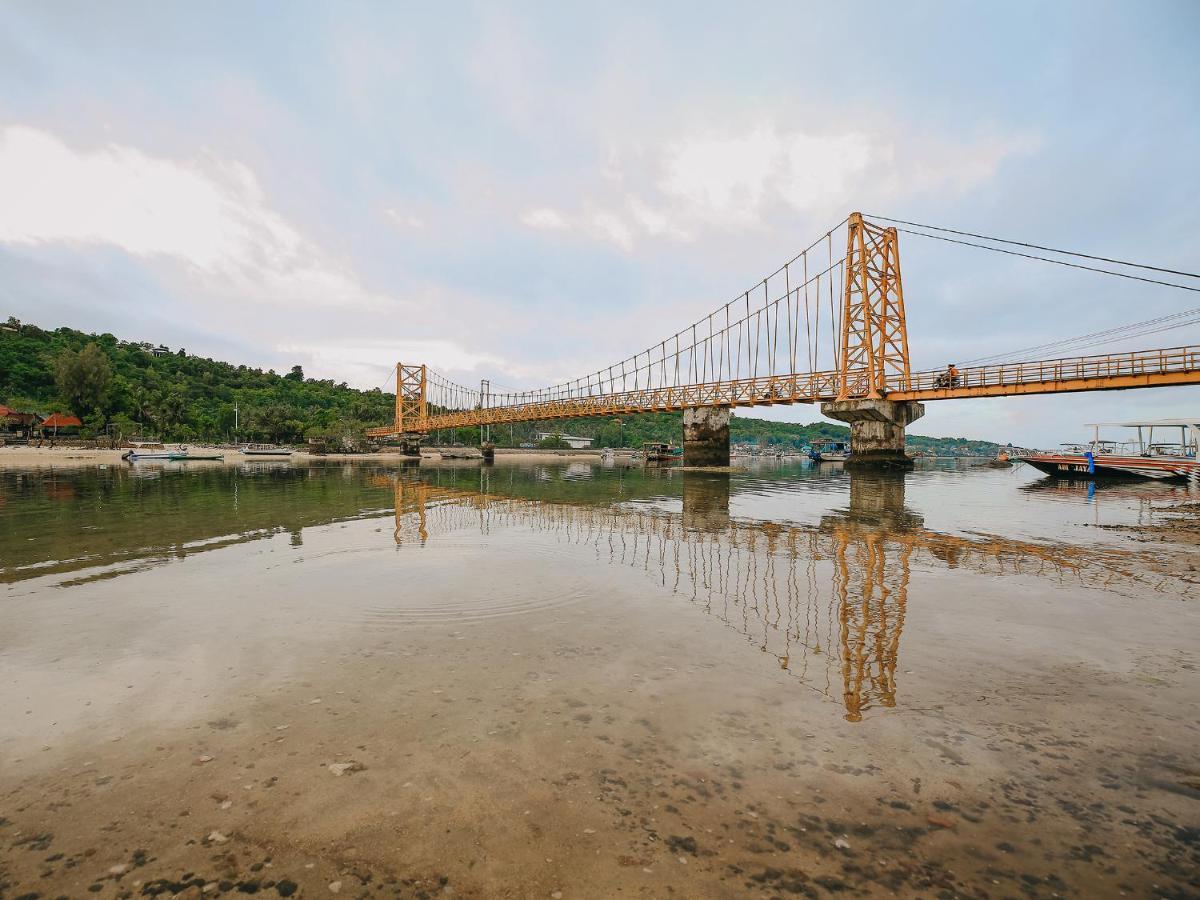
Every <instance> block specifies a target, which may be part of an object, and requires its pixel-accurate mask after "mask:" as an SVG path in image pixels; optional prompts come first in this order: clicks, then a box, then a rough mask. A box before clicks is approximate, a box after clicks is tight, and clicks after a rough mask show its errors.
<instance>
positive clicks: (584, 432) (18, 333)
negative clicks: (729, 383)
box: [0, 319, 997, 456]
mask: <svg viewBox="0 0 1200 900" xmlns="http://www.w3.org/2000/svg"><path fill="white" fill-rule="evenodd" d="M0 403H4V404H6V405H8V406H10V407H13V408H15V409H21V410H28V411H33V412H38V413H41V414H43V415H45V414H47V413H50V412H73V413H75V414H76V415H78V416H79V417H80V418H81V419H82V420H83V422H84V426H85V427H84V435H85V436H96V435H99V434H102V433H104V432H105V431H106V430H107V431H109V432H110V433H112V434H113V435H114V436H125V437H130V436H134V435H143V436H155V437H161V438H162V439H163V440H169V441H200V440H231V439H233V438H234V437H235V434H234V411H235V407H236V410H237V434H236V437H238V438H241V439H244V440H265V441H274V442H280V443H290V442H297V441H301V440H303V439H305V438H306V437H313V436H317V435H322V436H323V435H339V436H341V437H343V438H349V439H350V440H351V442H358V441H359V440H360V439H361V435H362V432H363V430H364V429H366V428H368V427H371V426H373V425H382V424H386V423H387V422H390V421H391V420H392V416H393V410H394V403H395V397H394V395H393V394H390V393H385V392H383V391H381V390H379V389H378V388H375V389H372V390H369V391H360V390H356V389H355V388H352V387H349V386H348V385H346V384H345V383H344V382H342V383H340V384H339V383H335V382H333V381H331V380H318V379H313V378H305V377H304V373H303V371H302V370H301V368H300V367H299V366H295V367H293V368H292V370H291V371H290V372H288V373H286V374H284V375H279V374H277V373H275V372H274V371H267V372H264V371H263V370H262V369H255V368H251V367H249V366H237V365H233V364H231V363H226V362H220V361H218V360H212V359H206V358H203V357H198V356H191V355H189V354H188V353H186V351H184V350H176V351H171V350H168V349H167V348H165V347H154V346H152V345H150V344H142V343H136V342H130V341H123V340H118V339H117V338H116V337H114V336H113V335H111V334H86V333H84V332H81V331H76V330H74V329H72V328H58V329H55V330H54V331H46V330H43V329H41V328H38V327H37V326H36V325H28V324H25V325H22V324H20V323H18V322H17V321H16V320H15V319H9V321H8V323H7V324H6V325H2V326H0ZM681 419H682V414H680V413H654V414H649V415H633V416H625V417H622V418H619V419H618V418H612V417H609V418H595V419H572V420H570V421H565V422H525V423H521V424H519V425H513V426H511V427H509V426H498V427H495V428H493V429H492V440H493V441H495V442H496V443H497V444H498V445H499V446H502V447H503V446H516V445H519V444H522V443H530V442H532V441H534V440H535V434H536V433H537V432H546V431H549V432H554V431H563V432H567V433H570V434H574V435H581V436H584V437H591V438H594V439H595V445H596V446H598V447H640V446H641V445H642V443H643V442H646V441H668V442H678V441H679V439H680V435H681V433H682V421H681ZM730 430H731V438H732V440H733V442H734V443H739V444H754V445H757V446H761V447H777V448H785V447H792V448H797V449H798V448H800V447H803V446H806V445H807V444H809V443H810V442H811V441H813V440H815V439H818V438H834V439H842V440H846V439H848V437H849V429H848V428H846V427H845V426H843V425H836V424H834V423H832V422H816V423H813V424H811V425H799V424H795V423H788V422H773V421H768V420H765V419H755V418H750V417H747V416H740V415H735V416H734V418H733V422H732V425H731V429H730ZM434 440H435V441H438V442H441V443H462V444H475V443H478V442H479V430H478V429H477V428H469V429H467V428H462V429H457V430H456V431H454V432H449V431H446V432H442V433H439V434H435V435H434ZM908 445H909V448H910V450H913V451H920V452H932V453H935V454H936V455H939V456H944V455H958V456H962V455H980V454H982V455H992V454H994V453H995V452H996V449H997V445H996V444H994V443H990V442H987V441H971V440H967V439H966V438H927V437H920V436H917V435H910V436H909V438H908Z"/></svg>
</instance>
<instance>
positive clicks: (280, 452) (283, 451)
mask: <svg viewBox="0 0 1200 900" xmlns="http://www.w3.org/2000/svg"><path fill="white" fill-rule="evenodd" d="M294 452H295V451H294V450H292V449H291V448H290V447H275V446H272V445H271V444H246V445H245V446H244V447H242V453H243V454H245V455H246V456H291V455H292V454H293V453H294Z"/></svg>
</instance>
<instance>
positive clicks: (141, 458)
mask: <svg viewBox="0 0 1200 900" xmlns="http://www.w3.org/2000/svg"><path fill="white" fill-rule="evenodd" d="M224 458H225V456H224V455H223V454H221V453H189V452H188V448H187V445H185V444H181V445H180V446H179V448H178V449H176V450H167V449H165V448H164V449H161V450H158V449H154V450H140V449H138V448H137V447H134V448H133V449H131V450H128V451H126V452H125V453H122V454H121V459H123V460H126V461H127V462H131V463H134V462H149V461H155V460H157V461H158V462H190V461H194V460H201V459H205V460H213V459H224Z"/></svg>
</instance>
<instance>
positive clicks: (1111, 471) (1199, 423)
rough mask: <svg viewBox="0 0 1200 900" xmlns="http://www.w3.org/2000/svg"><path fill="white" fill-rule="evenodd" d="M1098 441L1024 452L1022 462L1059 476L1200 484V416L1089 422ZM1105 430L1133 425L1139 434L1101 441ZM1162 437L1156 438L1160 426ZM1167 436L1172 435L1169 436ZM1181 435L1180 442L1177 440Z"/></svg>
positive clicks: (1132, 427) (1130, 427)
mask: <svg viewBox="0 0 1200 900" xmlns="http://www.w3.org/2000/svg"><path fill="white" fill-rule="evenodd" d="M1088 427H1089V428H1091V429H1092V439H1091V440H1090V441H1088V442H1087V443H1086V444H1063V445H1062V450H1060V451H1058V452H1053V453H1043V452H1040V451H1032V452H1022V453H1020V454H1019V455H1017V456H1015V458H1016V459H1019V460H1020V461H1021V462H1025V463H1028V464H1029V465H1031V466H1033V467H1034V468H1035V469H1037V470H1039V471H1041V472H1045V473H1046V474H1047V475H1051V476H1054V477H1055V478H1069V479H1079V480H1096V479H1105V478H1152V479H1155V480H1159V481H1174V480H1182V479H1186V480H1189V481H1192V482H1200V458H1198V456H1197V451H1198V450H1200V416H1196V417H1194V418H1190V419H1157V420H1154V421H1141V422H1099V423H1091V424H1089V425H1088ZM1101 428H1127V429H1133V430H1135V431H1136V434H1137V436H1136V438H1134V437H1131V438H1130V439H1128V440H1125V441H1113V440H1109V439H1101V437H1100V429H1101ZM1156 429H1157V431H1158V440H1156V439H1155V430H1156ZM1164 435H1166V437H1165V439H1164ZM1176 435H1178V438H1179V439H1178V441H1176V440H1174V438H1175V436H1176Z"/></svg>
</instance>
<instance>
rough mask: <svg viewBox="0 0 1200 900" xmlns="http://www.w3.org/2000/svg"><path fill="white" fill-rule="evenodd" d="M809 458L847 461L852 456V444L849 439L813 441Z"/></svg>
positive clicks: (823, 460)
mask: <svg viewBox="0 0 1200 900" xmlns="http://www.w3.org/2000/svg"><path fill="white" fill-rule="evenodd" d="M808 458H809V459H811V460H812V461H813V462H845V461H846V460H847V459H849V458H850V444H849V442H847V441H829V440H826V441H813V442H812V447H810V448H809V451H808Z"/></svg>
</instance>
